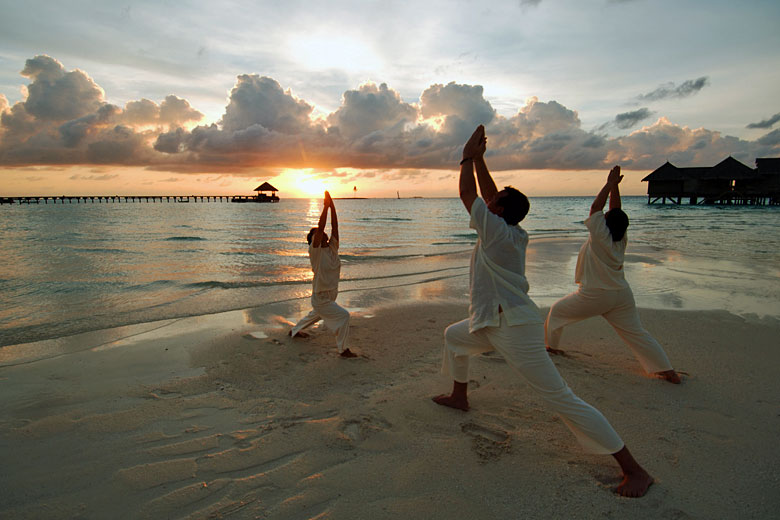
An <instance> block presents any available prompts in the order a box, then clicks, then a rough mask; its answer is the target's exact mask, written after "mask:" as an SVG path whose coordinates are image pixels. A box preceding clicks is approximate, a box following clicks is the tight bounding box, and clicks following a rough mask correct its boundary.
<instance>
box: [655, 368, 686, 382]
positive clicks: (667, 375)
mask: <svg viewBox="0 0 780 520" xmlns="http://www.w3.org/2000/svg"><path fill="white" fill-rule="evenodd" d="M655 376H656V377H657V378H659V379H663V380H664V381H669V382H670V383H673V384H675V385H679V384H680V383H682V378H681V377H680V375H679V374H678V373H677V372H675V371H674V370H664V371H663V372H656V373H655Z"/></svg>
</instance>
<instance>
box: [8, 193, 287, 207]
mask: <svg viewBox="0 0 780 520" xmlns="http://www.w3.org/2000/svg"><path fill="white" fill-rule="evenodd" d="M275 199H276V200H270V199H269V198H261V197H259V196H258V195H60V196H50V195H35V196H30V197H0V204H20V205H21V204H111V203H123V202H142V203H150V204H155V203H175V204H182V203H189V202H278V201H279V198H278V197H276V198H275Z"/></svg>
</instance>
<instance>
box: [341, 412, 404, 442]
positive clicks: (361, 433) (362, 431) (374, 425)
mask: <svg viewBox="0 0 780 520" xmlns="http://www.w3.org/2000/svg"><path fill="white" fill-rule="evenodd" d="M391 426H392V424H390V423H389V422H387V421H385V420H384V419H381V418H379V417H373V416H371V415H363V416H360V417H359V418H357V419H347V420H345V421H344V422H343V423H342V424H341V426H340V427H339V431H340V432H341V433H342V434H343V435H344V436H345V437H347V438H348V439H349V440H351V441H352V442H360V441H364V440H365V439H367V438H368V437H370V436H371V435H373V434H375V433H377V432H380V431H385V430H387V429H389V428H390V427H391Z"/></svg>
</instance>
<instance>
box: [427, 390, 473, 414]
mask: <svg viewBox="0 0 780 520" xmlns="http://www.w3.org/2000/svg"><path fill="white" fill-rule="evenodd" d="M431 400H432V401H433V402H434V403H436V404H440V405H442V406H449V407H450V408H456V409H458V410H463V411H464V412H468V411H469V402H468V400H467V399H459V398H457V397H453V396H451V395H447V394H441V395H437V396H436V397H432V398H431Z"/></svg>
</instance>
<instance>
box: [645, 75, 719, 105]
mask: <svg viewBox="0 0 780 520" xmlns="http://www.w3.org/2000/svg"><path fill="white" fill-rule="evenodd" d="M708 84H709V78H708V77H707V76H702V77H700V78H697V79H689V80H687V81H683V82H682V83H680V84H679V85H676V86H675V84H674V83H672V82H669V83H666V84H664V85H661V86H660V87H658V88H657V89H655V90H653V91H652V92H648V93H647V94H641V95H639V96H637V99H639V100H641V101H659V100H661V99H669V98H684V97H688V96H692V95H694V94H696V93H697V92H699V91H700V90H701V89H703V88H704V87H705V86H707V85H708Z"/></svg>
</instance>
